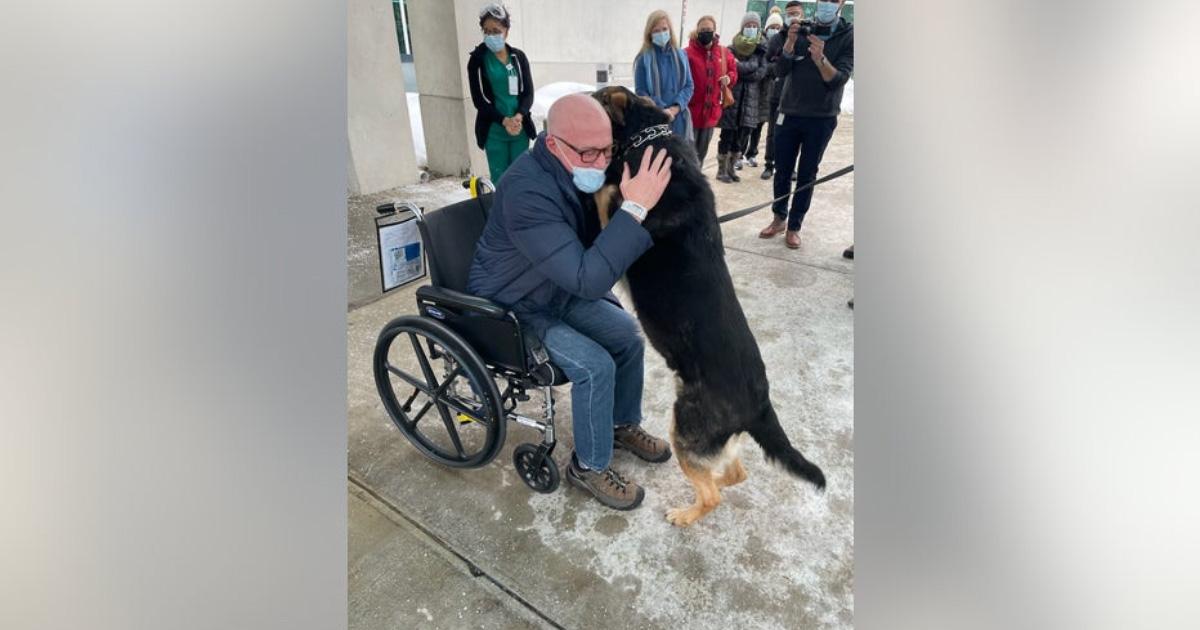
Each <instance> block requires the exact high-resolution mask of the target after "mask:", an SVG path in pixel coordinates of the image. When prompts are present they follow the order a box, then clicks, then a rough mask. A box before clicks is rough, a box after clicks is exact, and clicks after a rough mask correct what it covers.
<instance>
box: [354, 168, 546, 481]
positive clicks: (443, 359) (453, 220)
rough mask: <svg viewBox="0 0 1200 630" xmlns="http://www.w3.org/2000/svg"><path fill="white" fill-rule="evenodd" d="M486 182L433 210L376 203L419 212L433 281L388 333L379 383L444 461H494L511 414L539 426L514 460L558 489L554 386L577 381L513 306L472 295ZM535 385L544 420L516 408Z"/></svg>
mask: <svg viewBox="0 0 1200 630" xmlns="http://www.w3.org/2000/svg"><path fill="white" fill-rule="evenodd" d="M479 183H480V188H481V189H482V188H484V187H486V188H487V189H488V191H487V192H483V190H477V189H476V182H475V181H472V182H470V188H471V192H472V194H473V195H474V196H473V197H472V198H471V199H467V200H465V201H461V202H458V203H454V204H451V205H449V206H446V207H443V208H441V209H438V210H433V211H430V212H425V211H424V210H423V209H421V208H420V207H418V206H416V205H415V204H412V203H409V202H392V203H386V204H383V205H380V206H378V207H377V208H376V210H377V211H378V212H379V213H380V214H390V213H393V212H402V211H408V212H411V213H412V214H413V215H414V216H415V219H416V222H417V227H418V229H419V231H420V234H421V240H422V243H423V244H424V247H425V256H426V261H427V263H428V268H429V276H430V280H431V284H427V285H424V286H421V287H419V288H418V289H417V311H418V314H417V315H405V316H401V317H397V318H395V319H393V320H391V321H389V322H388V323H387V325H385V326H384V327H383V330H382V331H380V333H379V338H378V340H377V341H376V343H375V352H374V357H373V360H372V363H373V370H374V374H375V386H376V388H377V389H378V390H379V397H380V399H381V400H382V402H383V406H384V409H386V410H387V413H388V416H390V417H391V420H392V422H393V423H394V424H395V425H396V428H397V429H399V430H400V433H402V434H403V435H404V437H405V438H407V439H408V441H409V442H411V443H412V445H413V446H414V447H416V449H417V450H418V451H420V452H421V453H422V454H423V455H425V456H426V457H428V458H429V459H432V460H433V461H435V462H438V463H440V464H443V465H445V466H450V467H454V468H480V467H482V466H486V465H487V464H489V463H491V461H492V460H493V459H495V457H496V455H497V454H499V452H500V450H501V448H502V447H503V446H504V440H505V437H506V433H507V431H506V425H507V423H508V422H510V421H511V422H515V423H517V424H520V425H523V426H526V427H530V428H533V429H536V430H538V431H539V432H540V433H541V435H542V440H541V442H539V443H532V442H529V443H523V444H520V445H519V446H517V448H516V449H515V451H514V452H513V464H514V465H515V466H516V469H517V472H518V474H519V475H520V476H521V479H522V481H524V482H525V484H526V485H527V486H529V487H530V488H531V489H533V490H534V491H536V492H542V493H550V492H554V490H555V489H557V488H558V485H559V481H560V475H559V470H558V465H557V464H556V463H555V461H554V459H553V458H552V457H551V454H552V453H553V452H554V446H555V444H556V441H555V436H554V393H553V390H552V389H551V388H552V387H553V386H555V385H561V384H564V383H567V382H568V381H567V378H566V376H565V375H564V374H563V371H562V370H561V369H560V368H559V367H558V366H556V365H554V363H553V361H551V360H550V357H549V355H548V354H547V353H546V350H545V348H544V347H542V345H541V341H540V340H539V339H537V338H536V337H535V336H533V335H525V334H524V332H523V331H522V328H521V323H520V321H518V319H517V317H516V316H515V315H514V314H513V313H512V312H511V311H509V310H508V309H506V308H505V307H503V306H501V305H499V304H496V303H495V302H492V301H490V300H486V299H483V298H480V297H477V296H473V295H468V294H467V293H466V292H465V291H466V285H467V273H468V271H469V269H470V266H471V259H472V257H473V255H474V251H475V243H476V242H477V241H478V240H479V236H480V234H482V233H483V227H484V224H485V223H486V222H487V215H488V210H489V209H490V208H491V204H492V198H493V196H494V189H491V185H490V183H489V182H487V181H486V180H479ZM464 186H467V184H464ZM479 193H482V194H479ZM498 382H499V383H502V384H503V389H501V387H500V386H498V385H497V383H498ZM410 389H411V392H410ZM534 390H537V391H539V392H540V393H541V396H542V405H541V416H542V417H541V418H539V419H535V418H529V417H526V416H523V415H521V414H519V413H517V405H518V403H519V402H523V401H528V400H530V395H529V392H531V391H534ZM414 409H415V411H414ZM431 410H432V411H431Z"/></svg>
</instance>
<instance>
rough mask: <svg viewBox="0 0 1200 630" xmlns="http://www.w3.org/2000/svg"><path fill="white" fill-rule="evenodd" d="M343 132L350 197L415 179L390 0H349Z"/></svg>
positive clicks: (415, 163)
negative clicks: (346, 151) (346, 110)
mask: <svg viewBox="0 0 1200 630" xmlns="http://www.w3.org/2000/svg"><path fill="white" fill-rule="evenodd" d="M347 18H348V20H347V21H348V24H349V33H348V35H349V41H348V50H347V68H346V70H347V77H346V78H347V85H346V96H347V109H348V117H347V124H346V126H347V134H348V136H349V144H350V164H349V168H348V171H349V176H350V177H349V179H350V193H351V194H355V195H366V194H371V193H376V192H379V191H381V190H387V189H389V188H395V187H396V186H403V185H406V184H412V183H415V182H417V181H418V177H419V171H418V170H417V156H416V153H415V152H414V150H413V138H412V128H411V127H410V126H409V118H408V100H407V98H406V97H405V94H404V72H403V69H402V67H401V64H400V48H399V44H398V43H397V41H396V21H395V17H394V15H393V13H392V3H391V0H349V6H348V15H347Z"/></svg>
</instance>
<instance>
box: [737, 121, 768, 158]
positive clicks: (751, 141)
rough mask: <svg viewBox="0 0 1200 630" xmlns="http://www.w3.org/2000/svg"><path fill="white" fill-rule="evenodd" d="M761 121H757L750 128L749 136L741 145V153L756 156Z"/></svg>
mask: <svg viewBox="0 0 1200 630" xmlns="http://www.w3.org/2000/svg"><path fill="white" fill-rule="evenodd" d="M762 128H763V123H758V124H757V125H755V126H754V127H752V128H751V129H750V137H749V138H748V139H747V141H746V142H745V144H743V145H742V153H743V154H744V155H745V156H746V157H748V158H752V157H758V141H759V140H760V139H762Z"/></svg>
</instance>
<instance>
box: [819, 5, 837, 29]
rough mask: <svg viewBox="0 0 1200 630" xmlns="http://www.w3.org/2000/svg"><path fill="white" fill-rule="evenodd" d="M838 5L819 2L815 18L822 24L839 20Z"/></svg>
mask: <svg viewBox="0 0 1200 630" xmlns="http://www.w3.org/2000/svg"><path fill="white" fill-rule="evenodd" d="M837 12H838V3H836V2H818V3H817V12H816V13H814V14H813V17H814V18H816V20H817V21H818V22H820V23H822V24H829V23H830V22H832V21H834V20H836V19H837Z"/></svg>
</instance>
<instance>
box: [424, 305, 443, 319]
mask: <svg viewBox="0 0 1200 630" xmlns="http://www.w3.org/2000/svg"><path fill="white" fill-rule="evenodd" d="M425 312H426V313H427V314H429V316H430V317H432V318H434V319H446V314H445V313H443V312H442V311H441V310H440V309H436V308H434V307H432V306H426V307H425Z"/></svg>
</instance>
